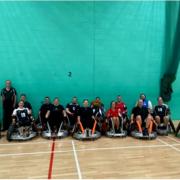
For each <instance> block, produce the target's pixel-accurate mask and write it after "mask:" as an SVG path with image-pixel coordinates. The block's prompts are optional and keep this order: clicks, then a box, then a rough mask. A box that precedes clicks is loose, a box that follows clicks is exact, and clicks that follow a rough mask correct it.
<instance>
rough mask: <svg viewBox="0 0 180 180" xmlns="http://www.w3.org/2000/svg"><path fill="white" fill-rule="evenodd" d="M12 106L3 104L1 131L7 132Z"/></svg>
mask: <svg viewBox="0 0 180 180" xmlns="http://www.w3.org/2000/svg"><path fill="white" fill-rule="evenodd" d="M12 112H13V104H10V103H6V104H3V130H8V128H9V126H10V124H11V122H12Z"/></svg>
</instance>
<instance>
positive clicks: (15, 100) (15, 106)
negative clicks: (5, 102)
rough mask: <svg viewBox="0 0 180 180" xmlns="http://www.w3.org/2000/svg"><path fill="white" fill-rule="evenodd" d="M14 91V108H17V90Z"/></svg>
mask: <svg viewBox="0 0 180 180" xmlns="http://www.w3.org/2000/svg"><path fill="white" fill-rule="evenodd" d="M13 90H14V95H13V96H14V98H13V100H14V102H13V108H15V107H16V99H17V97H16V94H17V93H16V90H15V89H13Z"/></svg>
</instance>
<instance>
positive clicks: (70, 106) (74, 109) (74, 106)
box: [66, 103, 80, 115]
mask: <svg viewBox="0 0 180 180" xmlns="http://www.w3.org/2000/svg"><path fill="white" fill-rule="evenodd" d="M66 108H68V109H69V111H70V112H71V113H74V114H75V115H77V114H78V111H79V109H80V106H79V104H74V103H69V104H67V106H66Z"/></svg>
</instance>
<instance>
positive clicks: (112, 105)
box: [110, 101, 116, 109]
mask: <svg viewBox="0 0 180 180" xmlns="http://www.w3.org/2000/svg"><path fill="white" fill-rule="evenodd" d="M110 106H111V108H112V109H114V108H115V107H116V102H115V101H112V102H111V105H110Z"/></svg>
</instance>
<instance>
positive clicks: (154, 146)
mask: <svg viewBox="0 0 180 180" xmlns="http://www.w3.org/2000/svg"><path fill="white" fill-rule="evenodd" d="M175 145H179V144H172V146H175ZM168 146H169V144H160V145H141V146H121V147H107V148H106V147H105V148H89V149H85V148H84V149H77V150H76V152H83V151H102V150H118V149H139V148H159V147H168ZM68 152H73V150H64V151H54V153H56V154H57V153H68ZM49 153H51V152H50V151H41V152H29V153H9V154H0V157H7V156H24V155H39V154H49Z"/></svg>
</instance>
